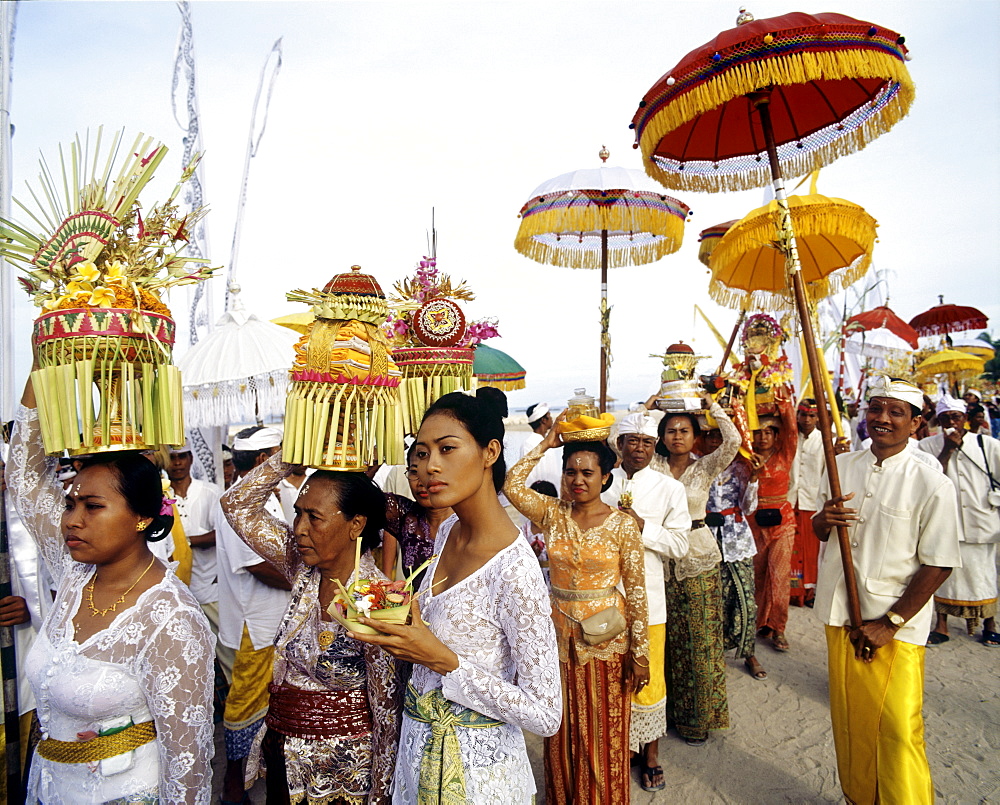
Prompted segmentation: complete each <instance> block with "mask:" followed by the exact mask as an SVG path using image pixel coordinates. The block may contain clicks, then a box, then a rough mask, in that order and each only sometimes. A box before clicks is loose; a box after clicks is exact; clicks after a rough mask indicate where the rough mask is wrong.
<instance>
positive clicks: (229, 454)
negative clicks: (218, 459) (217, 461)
mask: <svg viewBox="0 0 1000 805" xmlns="http://www.w3.org/2000/svg"><path fill="white" fill-rule="evenodd" d="M222 460H223V461H232V460H233V448H231V447H229V446H228V445H225V444H224V445H222Z"/></svg>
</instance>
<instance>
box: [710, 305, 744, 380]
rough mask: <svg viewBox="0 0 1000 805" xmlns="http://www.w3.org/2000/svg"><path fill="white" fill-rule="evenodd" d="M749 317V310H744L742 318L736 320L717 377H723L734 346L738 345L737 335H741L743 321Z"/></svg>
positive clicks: (741, 312)
mask: <svg viewBox="0 0 1000 805" xmlns="http://www.w3.org/2000/svg"><path fill="white" fill-rule="evenodd" d="M746 317H747V309H746V308H743V310H741V311H740V317H739V318H738V319H737V320H736V326H735V327H733V334H732V335H731V336H729V343H728V344H726V351H725V352H723V353H722V361H721V362H720V363H719V371H718V372H716V374H717V375H721V374H722V373H723V372H725V371H726V361H728V360H729V355H730V353H732V351H733V344H735V343H736V334H737V333H739V331H740V327H741V326H742V325H743V319H745V318H746Z"/></svg>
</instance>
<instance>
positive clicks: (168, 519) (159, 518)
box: [144, 514, 174, 542]
mask: <svg viewBox="0 0 1000 805" xmlns="http://www.w3.org/2000/svg"><path fill="white" fill-rule="evenodd" d="M173 527H174V516H173V515H172V514H157V515H155V516H154V517H153V522H151V523H150V524H149V525H148V526H147V527H146V530H145V532H144V534H145V537H146V542H159V541H160V540H162V539H166V536H167V534H169V533H170V532H171V531H172V530H173Z"/></svg>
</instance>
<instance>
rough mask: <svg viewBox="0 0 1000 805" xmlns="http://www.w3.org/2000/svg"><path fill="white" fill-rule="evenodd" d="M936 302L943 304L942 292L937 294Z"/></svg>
mask: <svg viewBox="0 0 1000 805" xmlns="http://www.w3.org/2000/svg"><path fill="white" fill-rule="evenodd" d="M938 304H939V305H943V304H944V294H943V293H939V294H938Z"/></svg>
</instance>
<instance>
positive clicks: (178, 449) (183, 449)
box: [170, 442, 191, 456]
mask: <svg viewBox="0 0 1000 805" xmlns="http://www.w3.org/2000/svg"><path fill="white" fill-rule="evenodd" d="M190 452H191V448H190V447H189V446H188V443H187V442H184V444H179V445H176V446H175V447H171V448H170V455H172V456H176V455H179V454H180V453H190Z"/></svg>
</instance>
